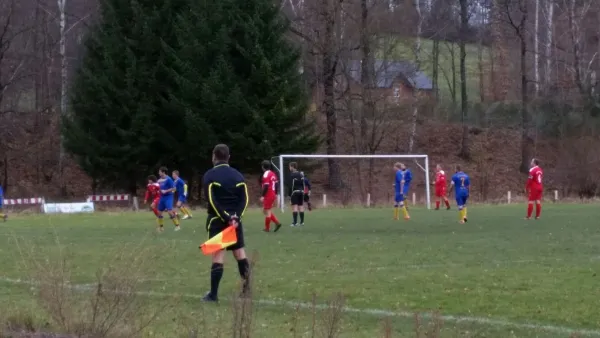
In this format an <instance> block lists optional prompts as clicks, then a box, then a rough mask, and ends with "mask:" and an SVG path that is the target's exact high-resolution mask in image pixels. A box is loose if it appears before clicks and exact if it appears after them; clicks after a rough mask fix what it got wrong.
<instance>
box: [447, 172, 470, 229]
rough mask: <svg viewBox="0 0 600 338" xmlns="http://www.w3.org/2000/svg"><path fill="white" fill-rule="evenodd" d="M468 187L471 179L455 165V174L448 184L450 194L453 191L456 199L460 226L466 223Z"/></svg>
mask: <svg viewBox="0 0 600 338" xmlns="http://www.w3.org/2000/svg"><path fill="white" fill-rule="evenodd" d="M470 186H471V179H470V178H469V175H467V174H465V173H464V172H463V171H462V169H461V168H460V166H459V165H457V166H456V174H454V175H453V176H452V182H450V192H452V189H454V196H455V197H456V204H457V205H458V215H459V219H460V223H461V224H463V223H466V222H467V200H468V199H469V188H470Z"/></svg>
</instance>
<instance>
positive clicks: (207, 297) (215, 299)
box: [202, 291, 219, 303]
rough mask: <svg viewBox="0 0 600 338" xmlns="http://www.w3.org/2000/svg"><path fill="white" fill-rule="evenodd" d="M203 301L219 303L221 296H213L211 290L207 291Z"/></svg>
mask: <svg viewBox="0 0 600 338" xmlns="http://www.w3.org/2000/svg"><path fill="white" fill-rule="evenodd" d="M202 301H203V302H205V303H218V302H219V298H218V297H217V296H213V295H212V294H211V293H210V291H209V292H207V293H206V295H204V297H202Z"/></svg>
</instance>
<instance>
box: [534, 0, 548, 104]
mask: <svg viewBox="0 0 600 338" xmlns="http://www.w3.org/2000/svg"><path fill="white" fill-rule="evenodd" d="M546 1H548V0H546ZM534 18H535V19H534V25H533V30H534V31H533V49H534V52H533V77H534V81H535V87H534V88H535V96H536V97H537V96H538V95H539V92H540V0H535V16H534Z"/></svg>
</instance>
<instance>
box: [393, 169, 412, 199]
mask: <svg viewBox="0 0 600 338" xmlns="http://www.w3.org/2000/svg"><path fill="white" fill-rule="evenodd" d="M402 181H404V189H400V187H401V186H402ZM411 181H412V173H411V172H410V170H409V169H406V170H398V171H396V180H395V182H394V188H395V189H396V194H400V191H401V190H402V193H403V194H406V193H407V192H408V189H409V188H410V182H411Z"/></svg>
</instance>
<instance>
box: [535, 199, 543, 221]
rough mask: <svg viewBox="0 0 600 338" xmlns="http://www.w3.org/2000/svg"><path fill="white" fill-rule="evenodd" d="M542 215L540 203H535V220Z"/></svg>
mask: <svg viewBox="0 0 600 338" xmlns="http://www.w3.org/2000/svg"><path fill="white" fill-rule="evenodd" d="M541 214H542V203H536V205H535V218H539V217H540V215H541Z"/></svg>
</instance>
